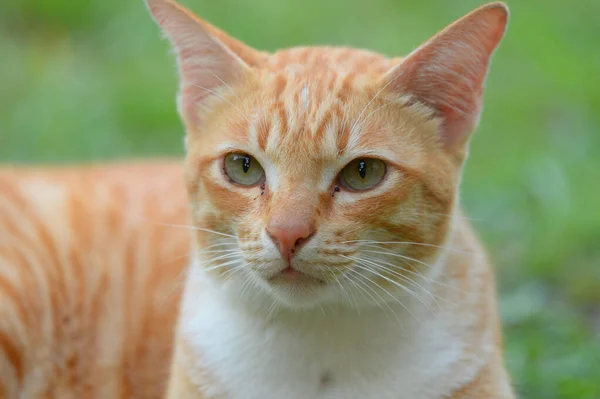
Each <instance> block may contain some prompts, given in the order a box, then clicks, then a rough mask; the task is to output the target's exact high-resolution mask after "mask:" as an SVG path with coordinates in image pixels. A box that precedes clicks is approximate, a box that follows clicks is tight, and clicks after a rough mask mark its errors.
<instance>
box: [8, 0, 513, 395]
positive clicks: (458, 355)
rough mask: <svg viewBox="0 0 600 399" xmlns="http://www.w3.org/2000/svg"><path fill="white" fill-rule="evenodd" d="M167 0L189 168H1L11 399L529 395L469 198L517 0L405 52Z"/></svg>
mask: <svg viewBox="0 0 600 399" xmlns="http://www.w3.org/2000/svg"><path fill="white" fill-rule="evenodd" d="M148 6H149V9H150V11H151V13H152V14H153V15H154V17H155V19H156V20H157V22H158V23H159V25H160V26H161V27H162V28H163V30H164V31H165V33H166V35H167V36H168V37H169V38H170V40H171V41H172V43H173V44H174V46H175V49H176V50H177V56H178V60H179V70H180V76H181V79H180V80H181V90H180V96H179V111H180V114H181V116H182V120H183V122H184V125H185V127H186V130H187V138H186V146H187V155H186V160H185V165H184V166H183V167H182V166H181V165H179V162H177V161H172V162H171V161H169V162H156V161H152V162H145V163H135V164H117V165H102V166H90V167H81V166H77V167H72V168H47V167H45V168H41V167H39V168H10V167H5V168H3V169H1V170H0V398H10V399H12V398H38V397H56V398H83V397H85V398H94V397H96V398H119V397H121V398H160V397H163V395H166V396H167V397H168V398H232V399H236V398H245V399H253V398H262V399H269V398H291V399H294V398H382V399H385V398H411V399H427V398H442V397H444V398H454V399H458V398H513V397H514V394H513V392H512V389H511V387H510V381H509V377H508V375H507V373H506V371H505V368H504V365H503V359H502V339H501V333H500V322H499V319H498V315H497V310H496V307H497V304H496V298H495V296H496V294H495V288H494V280H493V274H492V271H491V269H490V266H489V264H488V261H487V257H486V254H485V251H484V249H483V248H482V247H481V245H480V244H479V242H478V240H477V238H476V237H475V235H474V233H473V231H472V228H471V227H470V226H469V224H468V221H467V219H466V218H464V217H463V216H462V212H461V210H460V208H459V205H458V204H457V195H458V186H459V181H460V174H461V169H462V165H463V163H464V161H465V158H466V156H467V147H468V139H469V136H470V134H471V132H472V131H473V130H474V129H475V127H476V125H477V122H478V118H479V114H480V111H481V101H482V88H483V84H484V80H485V75H486V74H487V69H488V64H489V60H490V57H491V55H492V53H493V52H494V50H495V48H496V47H497V45H498V43H499V42H500V40H501V38H502V36H503V34H504V30H505V26H506V23H507V18H508V11H507V8H506V7H505V6H504V5H502V4H500V3H493V4H490V5H487V6H483V7H482V8H479V9H478V10H475V11H474V12H472V13H471V14H469V15H467V16H465V17H464V18H463V19H461V20H459V21H458V22H456V23H455V24H453V25H451V26H450V27H449V28H447V29H446V30H444V31H442V32H441V33H439V34H438V35H437V36H435V37H434V38H433V39H431V40H430V41H428V42H427V43H425V44H424V45H422V46H421V47H419V48H418V49H417V50H416V51H414V52H413V53H412V54H410V55H409V56H408V57H406V58H404V59H402V58H392V59H388V58H385V57H383V56H381V55H379V54H376V53H372V52H368V51H364V50H355V49H346V48H333V47H332V48H319V47H304V48H294V49H289V50H283V51H279V52H276V53H273V54H270V53H267V52H263V51H258V50H254V49H252V48H250V47H248V46H246V45H245V44H243V43H242V42H240V41H238V40H236V39H233V38H231V37H229V36H228V35H226V34H225V33H224V32H223V31H221V30H219V29H217V28H216V27H214V26H212V25H210V24H208V23H206V22H204V21H202V20H200V19H198V18H197V17H195V16H194V15H193V14H191V13H190V12H189V11H187V10H185V9H184V8H182V7H181V6H179V5H177V4H176V3H174V2H171V1H166V0H148ZM186 192H187V199H186ZM190 221H191V222H190ZM190 223H191V225H190ZM190 232H192V234H191V237H190ZM188 254H189V257H188V256H186V255H188ZM188 258H189V259H188ZM183 284H185V287H183ZM182 290H183V293H182Z"/></svg>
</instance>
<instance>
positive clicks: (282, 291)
mask: <svg viewBox="0 0 600 399" xmlns="http://www.w3.org/2000/svg"><path fill="white" fill-rule="evenodd" d="M260 285H261V286H262V288H263V289H264V290H265V291H266V292H267V293H268V294H269V296H271V297H273V299H275V301H276V302H277V304H278V305H279V306H280V307H285V308H291V309H310V308H314V307H318V306H319V304H320V303H321V302H323V301H326V300H327V298H328V291H329V290H328V288H329V287H328V283H327V282H325V281H323V280H321V279H319V278H317V277H314V276H311V275H309V274H305V273H300V274H298V275H291V276H290V275H286V274H285V273H280V274H277V275H275V276H273V277H271V278H267V279H263V281H262V282H261V284H260Z"/></svg>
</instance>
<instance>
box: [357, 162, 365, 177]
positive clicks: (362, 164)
mask: <svg viewBox="0 0 600 399" xmlns="http://www.w3.org/2000/svg"><path fill="white" fill-rule="evenodd" d="M358 174H359V175H360V177H362V178H363V179H364V178H365V176H366V175H367V163H366V162H365V161H364V160H360V161H359V162H358Z"/></svg>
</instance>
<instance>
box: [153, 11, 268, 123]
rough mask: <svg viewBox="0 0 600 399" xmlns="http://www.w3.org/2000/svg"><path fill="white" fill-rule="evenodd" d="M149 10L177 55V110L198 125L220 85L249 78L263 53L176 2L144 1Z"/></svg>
mask: <svg viewBox="0 0 600 399" xmlns="http://www.w3.org/2000/svg"><path fill="white" fill-rule="evenodd" d="M146 3H147V6H148V9H149V10H150V13H151V14H152V16H153V17H154V19H155V20H156V22H157V24H158V25H159V26H160V27H161V28H162V30H163V32H164V33H165V35H166V36H167V37H168V38H169V40H170V42H171V44H172V45H173V47H174V49H175V52H176V54H177V60H178V64H179V75H180V92H179V99H178V103H179V112H180V114H181V116H182V118H183V120H184V121H185V122H186V123H187V124H189V125H193V126H198V125H201V123H202V116H203V113H204V112H205V108H206V104H207V103H208V101H207V100H208V99H210V98H211V97H214V96H215V95H216V96H219V95H220V94H219V91H220V90H222V88H223V86H225V87H226V86H229V85H233V84H234V83H235V82H236V81H238V80H240V79H243V78H247V77H249V76H250V75H251V74H252V72H251V70H252V68H253V67H260V65H261V64H262V63H263V62H264V61H265V60H266V57H267V55H266V53H262V52H260V51H257V50H254V49H252V48H251V47H249V46H246V45H245V44H243V43H242V42H240V41H239V40H236V39H234V38H232V37H230V36H228V35H227V34H226V33H224V32H223V31H221V30H219V29H217V28H216V27H214V26H212V25H210V24H209V23H207V22H206V21H203V20H201V19H200V18H198V17H197V16H195V15H194V14H193V13H192V12H190V11H188V10H187V9H185V8H184V7H182V6H181V5H179V4H177V3H176V2H175V1H171V0H146Z"/></svg>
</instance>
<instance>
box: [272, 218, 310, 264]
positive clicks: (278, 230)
mask: <svg viewBox="0 0 600 399" xmlns="http://www.w3.org/2000/svg"><path fill="white" fill-rule="evenodd" d="M314 233H315V230H314V227H313V225H312V224H311V223H308V222H306V223H305V222H303V221H298V220H288V221H282V222H279V223H271V224H270V225H269V226H268V227H267V234H268V235H269V237H270V238H271V240H273V243H274V244H275V246H276V247H277V249H279V253H281V257H282V258H283V259H284V260H286V261H287V262H289V261H291V260H292V258H293V257H294V255H296V253H298V251H299V250H300V248H301V247H302V246H303V245H304V244H305V243H306V242H307V241H308V240H309V239H310V238H311V237H312V236H313V234H314Z"/></svg>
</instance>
